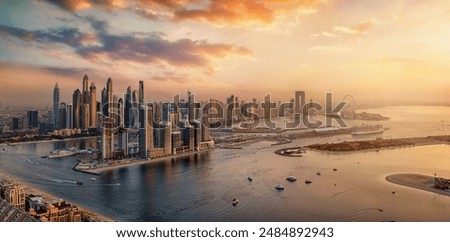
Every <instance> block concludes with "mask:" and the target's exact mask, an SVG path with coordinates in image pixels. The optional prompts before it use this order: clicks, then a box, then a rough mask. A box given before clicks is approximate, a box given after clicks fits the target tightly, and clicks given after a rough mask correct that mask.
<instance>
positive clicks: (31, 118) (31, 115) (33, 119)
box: [27, 110, 39, 129]
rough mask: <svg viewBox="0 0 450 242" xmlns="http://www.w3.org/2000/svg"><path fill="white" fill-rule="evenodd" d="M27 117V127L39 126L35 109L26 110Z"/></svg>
mask: <svg viewBox="0 0 450 242" xmlns="http://www.w3.org/2000/svg"><path fill="white" fill-rule="evenodd" d="M27 118H28V128H29V129H35V128H37V127H38V126H39V122H38V111H36V110H30V111H27Z"/></svg>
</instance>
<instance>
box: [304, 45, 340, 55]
mask: <svg viewBox="0 0 450 242" xmlns="http://www.w3.org/2000/svg"><path fill="white" fill-rule="evenodd" d="M347 49H348V48H347V47H344V46H336V45H332V46H322V45H317V46H313V47H311V48H309V51H320V52H333V53H337V52H343V51H345V50H347Z"/></svg>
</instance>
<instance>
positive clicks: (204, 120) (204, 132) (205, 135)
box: [201, 114, 211, 141]
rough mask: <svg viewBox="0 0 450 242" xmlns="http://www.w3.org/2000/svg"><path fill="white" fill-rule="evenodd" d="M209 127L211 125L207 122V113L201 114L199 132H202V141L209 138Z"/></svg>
mask: <svg viewBox="0 0 450 242" xmlns="http://www.w3.org/2000/svg"><path fill="white" fill-rule="evenodd" d="M210 128H211V125H210V123H209V115H208V114H203V116H202V123H201V129H202V130H201V133H202V141H208V140H211V136H210V133H209V129H210Z"/></svg>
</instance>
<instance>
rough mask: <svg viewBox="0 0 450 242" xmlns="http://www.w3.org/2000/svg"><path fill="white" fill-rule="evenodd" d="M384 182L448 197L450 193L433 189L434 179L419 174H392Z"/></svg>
mask: <svg viewBox="0 0 450 242" xmlns="http://www.w3.org/2000/svg"><path fill="white" fill-rule="evenodd" d="M386 180H387V181H389V182H392V183H395V184H398V185H402V186H408V187H412V188H416V189H421V190H425V191H428V192H434V193H438V194H442V195H446V196H450V192H446V191H443V190H440V189H436V188H434V177H432V176H427V175H421V174H394V175H389V176H387V177H386Z"/></svg>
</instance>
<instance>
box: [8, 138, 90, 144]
mask: <svg viewBox="0 0 450 242" xmlns="http://www.w3.org/2000/svg"><path fill="white" fill-rule="evenodd" d="M96 137H97V136H86V137H76V138H65V139H46V140H34V141H22V142H10V143H0V146H15V145H22V144H37V143H51V142H61V141H70V140H82V139H93V138H96Z"/></svg>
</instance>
